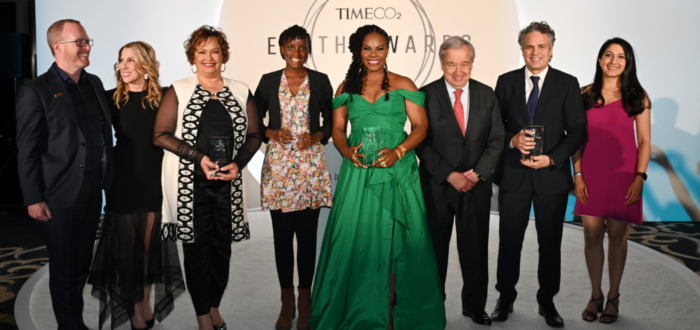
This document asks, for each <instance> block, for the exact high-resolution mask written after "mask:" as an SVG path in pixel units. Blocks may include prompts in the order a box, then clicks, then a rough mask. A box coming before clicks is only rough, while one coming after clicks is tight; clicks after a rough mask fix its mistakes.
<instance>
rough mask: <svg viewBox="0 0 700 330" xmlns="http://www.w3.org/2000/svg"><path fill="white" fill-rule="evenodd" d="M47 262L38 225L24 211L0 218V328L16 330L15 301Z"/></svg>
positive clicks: (46, 254)
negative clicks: (30, 279)
mask: <svg viewBox="0 0 700 330" xmlns="http://www.w3.org/2000/svg"><path fill="white" fill-rule="evenodd" d="M48 262H49V256H48V253H47V252H46V248H45V247H44V240H43V239H42V234H41V223H40V222H39V221H36V220H34V219H32V218H30V217H29V216H28V215H27V212H26V209H25V208H22V209H19V210H14V211H10V213H4V214H1V215H0V329H1V330H5V329H7V330H10V329H17V326H16V325H15V318H14V308H15V298H16V296H17V293H18V292H19V289H20V288H21V287H22V285H23V284H24V282H26V281H27V279H29V277H31V276H32V275H33V274H34V272H36V271H37V270H38V269H40V268H41V267H42V266H44V265H45V264H46V263H48Z"/></svg>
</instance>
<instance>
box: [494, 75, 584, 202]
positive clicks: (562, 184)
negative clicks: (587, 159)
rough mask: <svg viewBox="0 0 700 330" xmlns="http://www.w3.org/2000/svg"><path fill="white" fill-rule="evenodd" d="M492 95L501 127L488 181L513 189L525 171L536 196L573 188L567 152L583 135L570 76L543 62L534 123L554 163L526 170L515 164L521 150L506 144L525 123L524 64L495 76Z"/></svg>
mask: <svg viewBox="0 0 700 330" xmlns="http://www.w3.org/2000/svg"><path fill="white" fill-rule="evenodd" d="M496 96H497V97H498V103H499V104H500V105H501V116H502V118H503V124H504V126H505V129H506V139H505V148H504V149H505V151H504V152H503V153H502V156H501V160H500V163H499V166H498V168H497V170H496V173H495V177H494V182H495V183H496V184H498V185H499V187H500V188H501V189H505V190H508V191H516V190H518V188H520V186H521V184H522V182H523V178H524V177H525V174H526V173H527V171H531V173H532V178H533V185H534V188H535V191H536V192H537V193H538V194H540V195H550V194H558V193H568V192H569V191H571V190H572V189H574V183H573V178H572V177H571V162H570V160H569V157H571V155H573V154H574V153H575V152H576V150H578V149H579V148H581V145H582V144H583V141H584V139H585V138H586V115H585V112H584V110H583V103H582V101H581V90H580V89H579V84H578V80H577V79H576V77H574V76H572V75H569V74H566V73H564V72H561V71H559V70H557V69H554V68H552V67H551V66H550V67H549V71H548V72H547V76H546V77H545V80H544V84H543V85H542V92H541V94H540V97H539V100H538V101H537V108H536V109H535V122H534V124H535V125H543V126H544V150H543V151H544V153H545V154H546V155H548V156H549V157H550V158H551V159H552V160H553V161H554V165H555V166H554V167H548V168H543V169H539V170H532V169H530V168H528V167H526V166H524V165H522V164H521V163H520V159H521V158H522V154H521V153H520V151H519V150H518V149H516V148H509V144H510V142H511V139H512V138H513V136H515V135H516V134H518V132H520V130H521V129H523V127H524V126H526V125H529V123H530V119H529V116H528V113H527V104H526V103H527V101H526V100H525V67H522V68H520V69H517V70H514V71H511V72H508V73H505V74H503V75H501V76H500V77H498V82H497V83H496Z"/></svg>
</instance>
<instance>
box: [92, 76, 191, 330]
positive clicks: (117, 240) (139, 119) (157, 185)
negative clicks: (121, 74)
mask: <svg viewBox="0 0 700 330" xmlns="http://www.w3.org/2000/svg"><path fill="white" fill-rule="evenodd" d="M114 91H115V90H114V89H113V90H110V91H107V92H106V93H105V94H106V95H105V96H106V99H107V100H109V109H110V113H111V116H112V123H113V125H114V131H115V137H116V141H117V142H116V146H115V147H114V184H113V185H112V187H111V189H110V190H109V191H107V193H106V197H107V203H106V206H105V220H104V223H103V225H102V235H101V238H100V241H99V243H98V246H97V251H96V252H95V258H94V261H93V264H92V270H91V272H90V279H89V280H88V282H89V283H90V284H92V285H93V289H92V295H93V296H94V297H96V298H98V299H100V316H99V324H100V329H102V326H103V325H104V322H105V321H106V320H107V318H109V317H110V315H111V327H112V329H115V328H116V327H118V326H119V325H121V324H123V323H125V322H127V321H128V320H129V318H130V317H131V316H133V315H134V305H135V304H136V303H138V302H140V301H142V300H143V298H144V291H143V287H144V286H146V285H151V284H153V285H154V290H153V291H154V293H155V304H154V305H153V307H154V310H153V315H154V318H155V319H156V320H158V321H159V322H160V321H162V320H163V319H165V317H167V316H168V314H169V313H170V312H171V311H172V310H173V308H174V305H173V301H174V300H175V298H177V297H178V296H179V295H180V294H182V293H183V292H184V290H185V286H184V281H183V277H182V271H181V269H180V260H179V258H178V252H177V245H176V243H175V242H173V241H170V240H161V237H160V227H161V218H162V217H161V208H162V204H163V195H162V188H161V182H160V177H161V165H162V161H163V149H161V148H159V147H156V146H154V145H153V142H152V141H153V124H154V121H155V111H154V110H153V108H152V107H151V106H150V105H149V104H148V103H146V106H145V108H144V106H143V104H142V97H143V96H145V95H146V92H129V99H128V101H127V102H126V103H123V104H122V105H121V106H120V107H119V108H118V107H117V105H116V104H115V102H114V98H113V95H114ZM164 92H165V91H164ZM122 102H123V101H122Z"/></svg>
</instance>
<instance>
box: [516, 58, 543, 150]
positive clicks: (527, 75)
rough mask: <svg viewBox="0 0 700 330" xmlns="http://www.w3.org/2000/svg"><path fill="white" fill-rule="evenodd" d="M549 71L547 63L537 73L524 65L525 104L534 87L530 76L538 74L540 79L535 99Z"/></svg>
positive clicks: (538, 96)
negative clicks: (533, 72)
mask: <svg viewBox="0 0 700 330" xmlns="http://www.w3.org/2000/svg"><path fill="white" fill-rule="evenodd" d="M548 71H549V65H548V66H547V67H546V68H545V69H544V70H542V71H541V72H540V73H539V74H532V72H530V70H528V68H527V66H526V67H525V100H524V101H525V104H527V100H528V99H529V98H530V93H531V92H532V89H533V88H534V87H535V84H533V83H532V79H530V77H532V76H538V77H540V80H539V81H538V82H537V88H539V90H540V92H539V94H537V99H538V100H539V99H540V95H542V86H543V85H544V78H545V77H547V72H548ZM509 147H511V148H513V139H511V140H510V144H509Z"/></svg>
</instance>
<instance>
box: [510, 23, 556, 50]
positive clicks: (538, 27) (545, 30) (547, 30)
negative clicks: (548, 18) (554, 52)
mask: <svg viewBox="0 0 700 330" xmlns="http://www.w3.org/2000/svg"><path fill="white" fill-rule="evenodd" d="M535 31H537V32H539V33H542V34H546V35H547V37H549V47H550V48H553V47H554V40H556V38H554V30H552V28H551V27H550V26H549V24H547V22H545V21H542V22H532V23H530V25H528V26H527V27H526V28H524V29H522V30H520V33H518V44H519V45H520V49H523V47H525V36H526V35H527V34H528V33H530V32H535Z"/></svg>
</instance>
